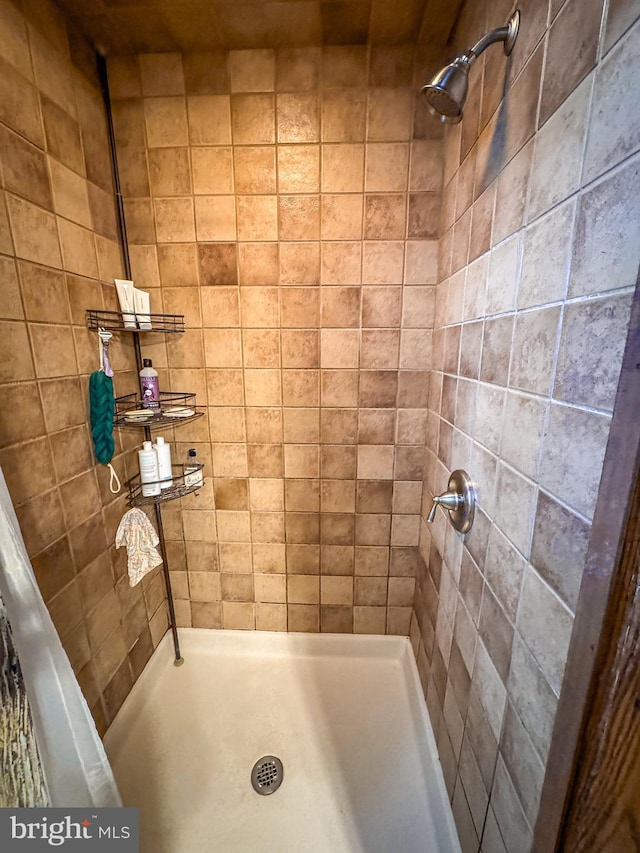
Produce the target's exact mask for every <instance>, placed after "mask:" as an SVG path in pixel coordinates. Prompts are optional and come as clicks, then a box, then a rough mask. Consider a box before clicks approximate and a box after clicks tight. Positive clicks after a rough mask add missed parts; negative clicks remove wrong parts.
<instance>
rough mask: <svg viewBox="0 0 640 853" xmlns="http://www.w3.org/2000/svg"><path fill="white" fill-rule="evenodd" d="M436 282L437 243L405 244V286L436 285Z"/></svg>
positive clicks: (425, 241)
mask: <svg viewBox="0 0 640 853" xmlns="http://www.w3.org/2000/svg"><path fill="white" fill-rule="evenodd" d="M437 281H438V242H437V241H436V240H411V241H408V242H407V244H406V257H405V272H404V283H405V284H436V283H437Z"/></svg>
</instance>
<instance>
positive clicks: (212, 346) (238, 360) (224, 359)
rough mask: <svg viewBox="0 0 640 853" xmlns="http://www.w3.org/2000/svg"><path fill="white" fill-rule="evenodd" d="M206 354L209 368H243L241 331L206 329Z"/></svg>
mask: <svg viewBox="0 0 640 853" xmlns="http://www.w3.org/2000/svg"><path fill="white" fill-rule="evenodd" d="M204 352H205V361H206V366H207V367H241V366H242V348H241V344H240V331H239V329H205V332H204Z"/></svg>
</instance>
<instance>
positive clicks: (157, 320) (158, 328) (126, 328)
mask: <svg viewBox="0 0 640 853" xmlns="http://www.w3.org/2000/svg"><path fill="white" fill-rule="evenodd" d="M87 326H88V327H89V328H90V329H93V330H97V329H108V330H109V331H111V332H168V333H170V334H180V333H181V332H184V314H140V315H136V314H129V313H126V314H123V313H122V311H96V310H94V309H92V308H89V309H87ZM149 326H151V328H148V327H149Z"/></svg>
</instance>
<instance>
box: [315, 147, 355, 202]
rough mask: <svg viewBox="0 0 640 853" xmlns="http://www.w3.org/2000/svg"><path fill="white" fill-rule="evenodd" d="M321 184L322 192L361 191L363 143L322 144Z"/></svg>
mask: <svg viewBox="0 0 640 853" xmlns="http://www.w3.org/2000/svg"><path fill="white" fill-rule="evenodd" d="M321 186H322V192H329V193H331V192H334V193H347V192H356V193H357V192H362V191H363V188H364V145H357V144H346V143H343V144H340V145H323V146H322V183H321Z"/></svg>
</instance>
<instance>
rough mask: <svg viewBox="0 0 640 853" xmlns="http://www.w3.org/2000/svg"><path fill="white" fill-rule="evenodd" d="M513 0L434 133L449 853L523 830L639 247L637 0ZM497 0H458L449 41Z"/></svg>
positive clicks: (524, 844)
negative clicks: (508, 28) (452, 506)
mask: <svg viewBox="0 0 640 853" xmlns="http://www.w3.org/2000/svg"><path fill="white" fill-rule="evenodd" d="M496 6H497V7H498V8H496ZM519 6H520V9H521V11H522V23H521V31H520V35H519V38H518V43H517V45H516V47H515V50H514V52H513V55H512V56H511V58H510V60H509V61H508V62H507V61H506V60H505V57H504V55H503V53H502V51H501V50H500V49H498V48H495V47H494V48H491V49H490V50H489V51H488V52H487V53H486V54H485V55H484V56H483V57H482V59H481V61H479V62H478V64H477V66H476V67H475V68H474V69H473V70H472V72H471V87H470V95H469V101H468V105H467V108H466V110H465V117H464V120H463V121H462V123H461V124H460V125H458V126H457V127H454V128H451V129H449V130H448V132H447V134H446V139H445V173H444V190H443V207H442V238H441V240H440V282H439V284H438V287H437V294H436V308H435V327H434V355H433V359H434V372H433V374H432V377H431V388H430V396H429V417H428V432H427V462H426V472H425V474H426V476H425V505H424V508H423V522H422V526H421V534H420V552H421V554H422V556H423V557H424V561H425V563H426V566H428V568H425V567H424V566H423V567H422V568H421V570H420V572H419V576H418V584H417V592H416V600H415V621H414V622H413V623H412V630H411V636H412V640H413V643H414V648H415V649H416V652H417V658H418V664H419V669H420V673H421V677H422V679H423V686H424V688H425V693H426V697H427V703H428V706H429V710H430V714H431V719H432V721H433V724H434V728H435V731H436V734H437V741H438V747H439V752H440V758H441V761H442V766H443V770H444V773H445V777H446V782H447V786H448V790H449V793H450V795H451V797H452V803H453V810H454V814H455V817H456V822H457V825H458V830H459V833H460V837H461V842H462V846H463V850H465V851H477V850H478V849H479V846H480V844H481V845H482V850H483V851H485V853H489V851H491V853H493V852H494V851H505V850H507V851H509V853H525V851H527V850H528V849H529V847H530V844H531V840H532V829H533V827H534V824H535V820H536V815H537V812H538V804H539V798H540V791H541V786H542V781H543V775H544V768H545V762H546V759H547V753H548V749H549V743H550V737H551V732H552V727H553V723H554V716H555V712H556V706H557V701H558V695H559V692H560V689H561V685H562V677H563V671H564V666H565V661H566V655H567V647H568V643H569V637H570V634H571V629H572V624H573V613H574V609H575V607H576V602H577V599H578V593H579V587H580V580H581V575H582V570H583V564H584V557H585V551H586V545H587V539H588V536H589V529H590V524H591V519H592V515H593V511H594V506H595V502H596V495H597V491H598V483H599V479H600V474H601V468H602V460H603V456H604V452H605V447H606V442H607V436H608V432H609V424H610V420H611V411H612V408H613V402H614V396H615V391H616V384H617V380H618V374H619V370H620V361H621V355H622V351H623V346H624V342H625V335H626V327H627V323H628V317H629V307H630V303H631V298H632V293H633V287H634V285H635V282H636V277H637V274H638V261H639V259H640V202H639V200H638V192H637V187H638V177H639V171H640V160H639V159H638V155H637V151H638V147H639V144H640V113H639V112H638V109H637V106H638V103H639V102H640V91H639V82H638V81H639V77H638V74H637V55H638V48H639V44H640V24H638V23H635V24H634V20H635V18H636V17H637V15H638V11H639V9H638V4H637V3H624V2H610V3H608V4H603V2H602V0H599V2H592V3H582V2H579V0H567V2H565V3H564V4H562V3H560V2H551V3H547V2H541V0H532V1H531V2H521V3H520V4H519ZM509 11H510V9H509V4H505V3H499V4H495V3H483V4H478V5H477V6H475V5H474V4H468V5H467V9H466V11H465V14H464V15H463V18H462V20H461V22H460V25H459V27H458V32H457V43H456V45H455V47H456V48H463V49H464V48H466V47H468V46H469V45H470V44H472V43H473V42H474V41H475V40H476V39H477V38H478V37H479V36H480V35H481V34H482V33H483V32H484V31H486V30H487V29H489V28H491V27H493V26H497V25H500V24H502V23H503V21H505V20H506V19H507V16H508V14H509ZM634 57H635V59H634ZM634 63H635V65H636V67H634ZM455 468H465V469H466V470H467V471H468V472H469V473H470V475H471V476H472V478H473V479H474V480H475V481H476V482H477V484H478V488H479V499H480V500H479V512H478V513H477V515H476V520H475V524H474V528H473V530H472V532H471V533H470V534H469V535H467V536H466V537H464V539H463V538H461V537H459V536H458V535H457V534H455V532H454V531H453V529H452V527H451V526H450V525H448V523H447V522H446V520H445V516H444V514H443V513H442V511H440V510H439V511H438V516H437V520H436V523H435V524H434V525H427V524H426V522H425V521H424V518H425V517H426V514H427V512H428V508H429V506H430V500H429V499H430V496H431V495H432V494H438V493H440V492H441V491H444V490H445V489H446V485H447V480H448V472H449V471H450V470H452V469H455Z"/></svg>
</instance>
